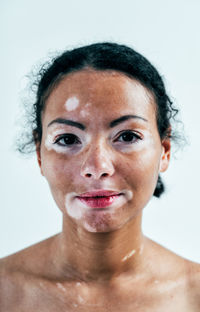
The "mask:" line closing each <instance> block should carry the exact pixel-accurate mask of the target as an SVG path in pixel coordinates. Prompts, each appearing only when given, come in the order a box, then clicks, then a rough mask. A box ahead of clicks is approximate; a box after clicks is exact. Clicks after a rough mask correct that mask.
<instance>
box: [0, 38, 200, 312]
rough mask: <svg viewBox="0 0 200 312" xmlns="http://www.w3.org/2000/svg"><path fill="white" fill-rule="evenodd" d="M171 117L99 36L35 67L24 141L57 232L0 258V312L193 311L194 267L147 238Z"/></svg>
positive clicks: (158, 91)
mask: <svg viewBox="0 0 200 312" xmlns="http://www.w3.org/2000/svg"><path fill="white" fill-rule="evenodd" d="M176 113H177V110H176V109H175V108H173V105H172V103H171V101H170V99H169V97H168V96H167V94H166V91H165V87H164V84H163V81H162V79H161V77H160V75H159V74H158V72H157V70H156V69H155V68H154V67H153V66H152V65H151V64H150V63H149V61H148V60H146V59H145V58H144V57H143V56H142V55H140V54H139V53H137V52H135V51H134V50H132V49H130V48H128V47H126V46H122V45H118V44H114V43H100V44H93V45H90V46H85V47H82V48H78V49H74V50H72V51H67V52H64V53H63V54H62V55H61V56H59V57H57V58H56V59H55V60H53V62H52V64H50V65H49V66H48V67H47V68H46V69H45V68H44V67H43V69H42V70H41V71H40V77H39V81H38V89H37V99H36V102H35V104H34V116H35V119H34V121H33V132H32V138H31V140H30V141H29V142H27V143H26V144H25V145H24V146H23V147H21V149H22V150H24V149H25V148H27V147H28V146H30V144H32V143H33V142H34V144H35V147H36V153H37V159H38V164H39V166H40V169H41V174H42V175H43V176H44V177H45V178H46V179H47V181H48V183H49V186H50V189H51V192H52V195H53V197H54V199H55V202H56V204H57V206H58V208H59V209H60V210H61V211H62V213H63V229H62V232H61V233H60V234H58V235H55V236H53V237H51V238H49V239H47V240H44V241H42V242H40V243H39V244H36V245H34V246H31V247H29V248H27V249H25V250H23V251H21V252H18V253H16V254H14V255H11V256H9V257H6V258H4V259H2V260H1V296H0V297H1V307H2V308H1V311H2V312H4V311H9V312H11V311H29V312H30V311H36V310H38V311H48V312H50V311H94V310H95V311H115V312H116V311H148V312H149V311H154V312H156V311H159V312H160V311H168V312H169V311H176V312H177V311H182V312H184V311H187V312H188V311H190V312H192V311H200V298H199V287H200V282H199V277H200V266H199V264H196V263H193V262H190V261H188V260H186V259H183V258H181V257H179V256H178V255H176V254H174V253H173V252H171V251H169V250H167V249H165V248H164V247H162V246H160V245H159V244H157V243H155V242H153V241H151V240H150V239H148V238H147V237H145V236H144V235H143V233H142V230H141V220H142V211H143V208H144V207H145V206H146V204H147V203H148V201H149V200H150V199H151V197H152V195H154V196H157V197H159V196H160V195H161V194H162V193H163V191H164V186H163V183H162V180H161V178H160V174H161V173H162V172H164V171H165V170H167V167H168V165H169V160H170V151H171V140H172V139H173V131H172V129H171V120H172V119H173V116H174V115H175V114H176Z"/></svg>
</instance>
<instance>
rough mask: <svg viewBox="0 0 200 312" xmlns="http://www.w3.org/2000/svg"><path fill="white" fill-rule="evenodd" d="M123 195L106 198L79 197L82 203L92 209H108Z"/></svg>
mask: <svg viewBox="0 0 200 312" xmlns="http://www.w3.org/2000/svg"><path fill="white" fill-rule="evenodd" d="M120 196H121V195H112V196H105V197H77V198H78V199H79V200H80V201H81V202H82V203H84V204H86V205H87V206H88V207H90V208H106V207H108V206H110V205H112V204H113V203H114V201H115V200H117V199H118V198H119V197H120Z"/></svg>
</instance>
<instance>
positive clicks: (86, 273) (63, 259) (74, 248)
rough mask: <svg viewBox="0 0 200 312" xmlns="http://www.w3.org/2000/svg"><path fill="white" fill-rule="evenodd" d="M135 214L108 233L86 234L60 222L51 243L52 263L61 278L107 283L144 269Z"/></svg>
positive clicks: (71, 225)
mask: <svg viewBox="0 0 200 312" xmlns="http://www.w3.org/2000/svg"><path fill="white" fill-rule="evenodd" d="M141 219H142V216H141V215H138V216H137V217H136V218H134V219H133V220H131V221H129V222H128V223H127V224H126V225H124V226H123V227H122V228H120V229H118V230H115V231H113V232H109V233H90V232H87V231H86V230H85V229H83V228H81V227H78V226H76V225H75V224H74V223H72V221H71V220H69V219H65V218H64V220H63V231H62V233H61V234H60V235H58V236H57V237H56V240H55V250H56V252H55V253H54V254H55V258H56V259H55V263H57V267H58V269H59V271H60V274H61V276H62V277H64V276H65V277H66V278H69V277H70V278H72V279H79V280H84V281H90V280H93V281H97V280H99V281H100V280H111V279H113V278H115V277H117V276H119V275H122V274H125V273H127V272H129V273H130V271H132V273H135V274H136V273H138V272H139V271H141V269H142V267H144V256H143V249H144V247H145V237H144V236H143V234H142V231H141Z"/></svg>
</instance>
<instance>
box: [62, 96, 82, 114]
mask: <svg viewBox="0 0 200 312" xmlns="http://www.w3.org/2000/svg"><path fill="white" fill-rule="evenodd" d="M78 106H79V100H78V99H77V97H75V96H73V97H71V98H69V99H67V101H66V102H65V108H66V110H67V111H68V112H70V111H73V110H75V109H76V108H77V107H78Z"/></svg>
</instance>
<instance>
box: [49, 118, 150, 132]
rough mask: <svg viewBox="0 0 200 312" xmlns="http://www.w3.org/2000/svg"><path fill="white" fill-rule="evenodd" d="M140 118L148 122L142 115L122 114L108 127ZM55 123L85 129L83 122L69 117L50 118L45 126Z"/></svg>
mask: <svg viewBox="0 0 200 312" xmlns="http://www.w3.org/2000/svg"><path fill="white" fill-rule="evenodd" d="M132 118H133V119H140V120H143V121H146V122H148V120H147V119H145V118H143V117H140V116H137V115H125V116H122V117H119V118H117V119H115V120H112V121H111V122H110V124H109V127H110V128H113V127H115V126H117V125H118V124H120V123H121V122H124V121H126V120H129V119H132ZM55 123H58V124H64V125H69V126H72V127H76V128H79V129H81V130H86V126H84V125H83V124H81V123H80V122H77V121H73V120H70V119H64V118H56V119H54V120H52V121H51V122H50V123H49V124H48V126H47V127H50V126H51V125H53V124H55Z"/></svg>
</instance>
